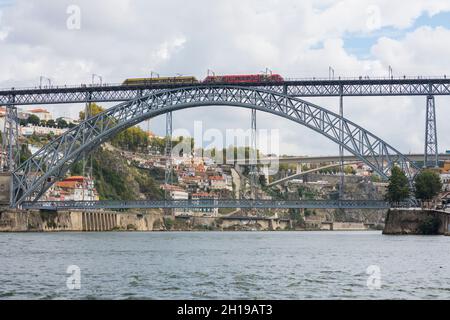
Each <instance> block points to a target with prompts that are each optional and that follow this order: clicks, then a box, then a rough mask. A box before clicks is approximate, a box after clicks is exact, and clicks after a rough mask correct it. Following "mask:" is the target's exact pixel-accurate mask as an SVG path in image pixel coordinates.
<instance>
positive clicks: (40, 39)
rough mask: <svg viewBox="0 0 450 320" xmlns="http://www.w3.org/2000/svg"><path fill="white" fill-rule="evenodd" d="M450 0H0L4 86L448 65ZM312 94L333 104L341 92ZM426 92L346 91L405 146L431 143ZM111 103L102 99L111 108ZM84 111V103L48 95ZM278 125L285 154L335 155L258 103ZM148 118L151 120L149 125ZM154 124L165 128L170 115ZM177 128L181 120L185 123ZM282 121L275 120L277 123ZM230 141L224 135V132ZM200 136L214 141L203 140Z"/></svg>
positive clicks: (193, 116)
mask: <svg viewBox="0 0 450 320" xmlns="http://www.w3.org/2000/svg"><path fill="white" fill-rule="evenodd" d="M449 57H450V1H448V0H421V1H420V0H411V1H408V2H407V4H405V2H404V1H392V0H370V1H369V0H342V1H331V0H315V1H313V0H302V1H299V0H239V1H237V0H215V1H207V0H195V1H194V0H193V1H185V0H151V1H145V0H96V1H91V0H80V1H76V0H70V1H66V0H58V1H54V0H39V1H37V0H0V88H9V87H29V86H37V85H39V79H40V76H44V77H47V78H50V79H51V81H52V83H53V84H55V85H56V84H68V85H69V84H81V83H91V81H92V74H97V75H101V76H102V78H103V82H104V83H121V82H122V81H123V80H124V79H126V78H132V77H145V76H149V75H150V72H151V71H154V72H157V73H159V74H160V75H164V76H175V75H176V74H182V75H193V76H196V77H197V78H198V79H203V78H204V77H205V76H206V73H207V70H208V69H211V70H213V71H214V72H215V73H216V74H240V73H242V74H254V73H260V72H262V71H263V70H265V69H266V68H269V69H270V70H272V71H273V72H275V73H279V74H281V75H282V76H283V77H285V78H309V77H328V70H329V67H330V66H331V67H332V68H333V69H334V71H335V76H336V77H338V76H341V77H358V76H361V75H363V76H365V75H367V76H369V77H385V76H388V72H389V71H388V69H389V66H391V67H392V70H393V74H394V76H403V75H407V76H417V75H421V76H443V75H444V74H445V75H447V76H448V75H450V59H449ZM305 100H308V101H311V102H313V103H316V104H318V105H320V106H323V107H326V108H328V109H329V110H332V111H337V110H338V109H337V108H338V103H339V101H338V98H314V99H312V98H311V99H310V98H307V99H305ZM425 105H426V101H425V97H354V98H352V97H346V98H345V99H344V113H345V116H346V117H347V118H348V119H350V120H352V121H354V122H356V123H357V124H359V125H361V126H363V127H364V128H366V129H367V130H369V131H371V132H373V133H374V134H376V135H377V136H379V137H381V138H382V139H384V140H386V141H387V142H388V143H390V144H391V145H392V146H394V147H395V148H397V149H399V150H400V151H401V152H404V153H410V152H413V153H420V152H423V149H424V146H423V144H424V131H425V130H424V129H425ZM111 106H112V104H105V107H111ZM43 107H46V108H48V109H49V110H50V111H51V112H53V113H54V114H55V115H56V116H68V117H76V116H77V115H78V112H79V110H80V109H81V108H83V105H59V106H43ZM436 108H437V109H436V112H437V117H438V120H437V129H438V142H439V150H440V152H444V151H445V150H447V149H450V127H449V126H447V119H449V116H450V98H449V97H436ZM199 121H200V122H201V123H202V127H203V129H204V130H207V129H216V130H219V132H222V133H223V135H224V136H225V132H226V130H227V129H248V128H249V127H250V111H249V110H247V109H236V108H232V107H214V106H211V107H207V108H196V109H186V110H181V111H177V112H175V113H174V115H173V122H174V125H173V126H174V130H175V131H177V129H178V130H182V129H183V130H184V132H186V131H187V132H190V133H192V134H193V133H194V124H195V123H197V124H198V123H199ZM257 126H258V129H265V130H269V131H270V130H278V136H279V147H278V148H277V149H278V152H277V153H280V154H292V155H306V154H309V155H332V154H337V153H338V147H337V145H335V144H334V143H332V142H331V141H329V140H328V139H326V138H324V137H323V136H321V135H320V134H317V133H315V132H313V131H311V130H310V129H307V128H305V127H303V126H301V125H299V124H296V123H294V122H291V121H289V120H286V119H282V118H279V117H276V116H274V115H270V114H266V113H262V112H258V115H257ZM143 127H144V128H146V127H147V125H146V124H145V125H144V126H143ZM150 127H151V130H152V131H154V132H155V133H156V134H160V135H163V134H164V128H165V118H164V117H163V116H160V117H157V118H154V119H152V120H151V122H150ZM179 132H181V131H179ZM271 132H275V131H271ZM224 143H225V144H226V142H224ZM203 144H204V145H207V144H208V141H204V142H203Z"/></svg>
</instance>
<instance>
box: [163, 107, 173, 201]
mask: <svg viewBox="0 0 450 320" xmlns="http://www.w3.org/2000/svg"><path fill="white" fill-rule="evenodd" d="M165 139H166V146H165V156H166V170H165V173H164V184H165V185H164V187H165V188H164V199H169V197H170V191H169V190H168V186H169V185H171V184H172V170H173V167H172V112H168V113H167V114H166V137H165Z"/></svg>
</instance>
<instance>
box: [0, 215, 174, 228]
mask: <svg viewBox="0 0 450 320" xmlns="http://www.w3.org/2000/svg"><path fill="white" fill-rule="evenodd" d="M114 230H116V231H120V230H124V231H125V230H128V231H157V230H165V225H164V219H163V214H162V212H161V211H160V210H143V211H140V212H133V211H129V212H121V213H120V214H118V213H117V212H115V211H92V212H84V211H64V212H55V211H33V210H30V211H24V210H22V211H21V210H3V211H1V212H0V232H58V231H114Z"/></svg>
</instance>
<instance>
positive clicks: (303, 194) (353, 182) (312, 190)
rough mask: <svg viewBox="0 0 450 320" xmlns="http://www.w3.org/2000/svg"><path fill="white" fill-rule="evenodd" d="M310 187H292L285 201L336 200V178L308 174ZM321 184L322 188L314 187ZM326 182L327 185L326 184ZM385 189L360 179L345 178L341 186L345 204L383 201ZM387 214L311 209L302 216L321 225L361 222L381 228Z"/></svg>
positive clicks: (360, 210)
mask: <svg viewBox="0 0 450 320" xmlns="http://www.w3.org/2000/svg"><path fill="white" fill-rule="evenodd" d="M305 181H307V182H313V183H312V184H308V183H303V184H297V185H295V184H291V185H290V186H289V188H288V189H287V192H288V194H287V198H288V199H291V200H295V199H300V198H301V199H333V198H337V196H338V190H339V189H338V188H339V176H337V175H323V174H310V175H308V176H307V177H306V178H305ZM318 181H322V182H324V183H323V184H314V182H318ZM325 182H326V183H325ZM384 194H385V185H384V184H379V183H373V182H372V181H370V180H369V178H365V177H361V176H346V177H345V183H344V199H348V200H382V199H384ZM386 213H387V210H384V209H383V210H376V209H364V210H362V209H345V210H342V209H314V210H307V211H305V212H304V214H305V215H309V216H311V215H312V216H315V219H317V220H322V221H337V222H363V223H369V224H373V225H382V224H384V221H385V217H386Z"/></svg>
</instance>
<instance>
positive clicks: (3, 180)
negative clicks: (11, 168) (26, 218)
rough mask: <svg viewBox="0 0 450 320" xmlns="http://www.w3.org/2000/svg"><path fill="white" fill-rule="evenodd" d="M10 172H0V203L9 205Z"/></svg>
mask: <svg viewBox="0 0 450 320" xmlns="http://www.w3.org/2000/svg"><path fill="white" fill-rule="evenodd" d="M10 187H11V174H9V173H3V172H2V173H0V204H5V205H9V196H10V192H9V190H10Z"/></svg>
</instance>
